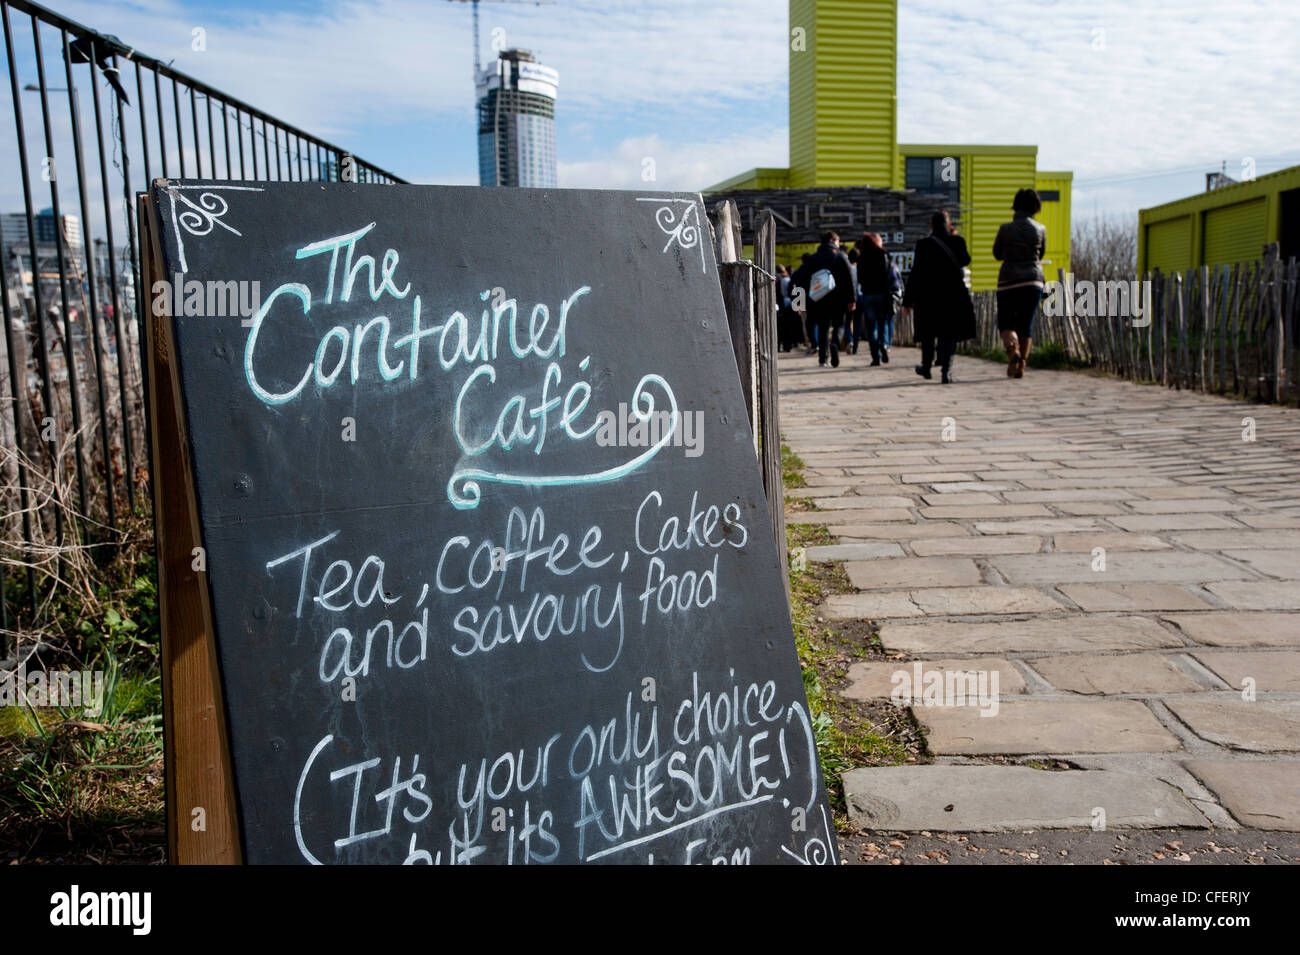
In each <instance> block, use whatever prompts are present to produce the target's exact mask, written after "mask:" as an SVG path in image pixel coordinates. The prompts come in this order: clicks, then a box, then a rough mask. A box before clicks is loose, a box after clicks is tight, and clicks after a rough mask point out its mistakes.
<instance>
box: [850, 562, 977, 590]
mask: <svg viewBox="0 0 1300 955" xmlns="http://www.w3.org/2000/svg"><path fill="white" fill-rule="evenodd" d="M844 570H845V571H846V572H847V573H848V575H849V583H851V584H852V585H853V586H854V587H856V588H858V590H886V589H888V590H899V589H904V588H906V589H911V588H916V587H973V586H977V585H979V584H980V583H982V582H983V581H982V578H981V577H980V569H979V568H978V567H976V566H975V561H973V560H971V559H970V558H967V557H903V558H900V559H898V560H885V561H850V562H849V563H847V564H845V565H844Z"/></svg>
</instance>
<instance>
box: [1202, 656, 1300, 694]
mask: <svg viewBox="0 0 1300 955" xmlns="http://www.w3.org/2000/svg"><path fill="white" fill-rule="evenodd" d="M1193 656H1195V657H1196V659H1197V660H1199V661H1200V662H1201V663H1202V664H1203V665H1204V666H1205V668H1206V669H1207V670H1211V671H1212V672H1214V673H1217V674H1218V675H1219V676H1220V677H1222V679H1223V682H1225V683H1227V684H1228V686H1230V687H1233V688H1234V689H1241V688H1242V687H1243V685H1244V684H1245V681H1246V680H1247V678H1249V679H1251V680H1254V681H1255V690H1256V691H1257V692H1260V693H1300V650H1256V651H1253V652H1252V651H1241V650H1197V651H1196V652H1195V653H1194V654H1193Z"/></svg>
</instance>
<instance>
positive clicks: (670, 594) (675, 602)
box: [637, 554, 718, 625]
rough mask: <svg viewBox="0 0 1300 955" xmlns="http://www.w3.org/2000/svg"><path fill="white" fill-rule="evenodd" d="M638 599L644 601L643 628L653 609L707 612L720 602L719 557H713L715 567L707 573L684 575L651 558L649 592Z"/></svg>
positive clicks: (702, 571) (647, 589)
mask: <svg viewBox="0 0 1300 955" xmlns="http://www.w3.org/2000/svg"><path fill="white" fill-rule="evenodd" d="M637 599H638V600H640V601H641V623H642V625H644V624H645V622H646V618H647V617H648V616H649V613H650V608H651V607H652V606H653V607H654V608H655V609H656V610H658V611H659V613H661V614H667V613H672V612H673V611H674V610H678V611H690V610H703V609H704V608H705V607H707V606H709V605H710V604H712V603H713V602H714V601H715V600H717V599H718V555H717V554H714V555H713V565H712V566H711V567H709V568H708V569H707V570H701V571H698V572H697V571H695V570H684V571H682V572H681V573H668V571H667V569H666V565H665V564H664V562H663V561H662V560H661V559H660V558H658V557H651V558H650V564H649V566H648V567H647V568H646V578H645V589H644V590H642V591H641V594H640V596H639V597H638V598H637Z"/></svg>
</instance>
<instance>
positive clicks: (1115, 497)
mask: <svg viewBox="0 0 1300 955" xmlns="http://www.w3.org/2000/svg"><path fill="white" fill-rule="evenodd" d="M1003 496H1004V497H1005V498H1006V499H1007V500H1008V501H1011V502H1012V503H1013V504H1060V503H1066V502H1070V503H1073V502H1077V501H1106V502H1114V501H1123V500H1129V499H1131V498H1132V497H1133V492H1131V491H1125V490H1121V489H1119V488H1114V487H1107V488H1070V489H1059V490H1055V491H1007V492H1006V494H1004V495H1003Z"/></svg>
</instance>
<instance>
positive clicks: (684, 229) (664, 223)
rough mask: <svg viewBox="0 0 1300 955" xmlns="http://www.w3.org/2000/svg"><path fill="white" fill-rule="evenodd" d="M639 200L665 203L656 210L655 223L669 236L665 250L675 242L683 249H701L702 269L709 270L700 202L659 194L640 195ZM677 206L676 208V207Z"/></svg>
mask: <svg viewBox="0 0 1300 955" xmlns="http://www.w3.org/2000/svg"><path fill="white" fill-rule="evenodd" d="M637 202H658V203H663V205H660V206H659V208H658V209H656V210H655V225H657V226H658V227H659V231H660V232H662V233H663V234H664V235H666V236H668V241H667V242H666V243H664V248H663V251H664V252H667V251H668V250H669V249H670V248H672V246H673V244H674V243H676V244H677V245H679V246H681V248H683V249H699V250H700V270H701V271H707V266H706V265H705V260H704V242H703V240H702V236H701V233H700V204H699V203H698V202H696V201H695V200H694V199H663V198H660V197H657V196H645V197H638V198H637ZM674 206H676V208H674Z"/></svg>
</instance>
